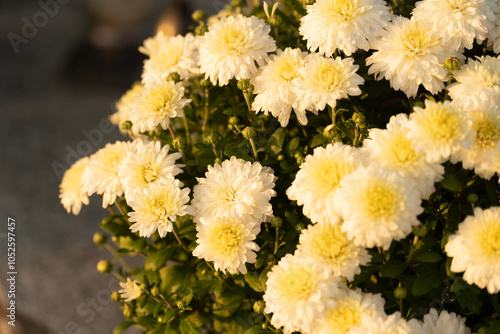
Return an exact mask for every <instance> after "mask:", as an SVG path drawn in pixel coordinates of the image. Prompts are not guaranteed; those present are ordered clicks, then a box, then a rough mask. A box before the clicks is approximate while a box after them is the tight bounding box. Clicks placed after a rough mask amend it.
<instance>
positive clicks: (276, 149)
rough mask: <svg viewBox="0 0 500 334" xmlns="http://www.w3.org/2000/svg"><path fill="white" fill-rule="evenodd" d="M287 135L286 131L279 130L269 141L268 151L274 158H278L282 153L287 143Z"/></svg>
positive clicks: (267, 144)
mask: <svg viewBox="0 0 500 334" xmlns="http://www.w3.org/2000/svg"><path fill="white" fill-rule="evenodd" d="M285 134H286V133H285V129H284V128H279V129H278V130H276V131H275V132H274V133H273V134H272V136H271V137H270V138H269V139H268V141H267V143H266V151H267V152H268V153H269V155H270V156H271V157H272V158H275V157H277V156H278V154H279V153H280V152H281V151H282V149H283V143H284V142H285Z"/></svg>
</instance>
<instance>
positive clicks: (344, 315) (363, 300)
mask: <svg viewBox="0 0 500 334" xmlns="http://www.w3.org/2000/svg"><path fill="white" fill-rule="evenodd" d="M335 301H336V305H335V306H334V307H333V308H329V309H327V310H326V312H325V314H324V316H323V317H320V318H318V319H317V320H316V321H315V323H314V329H313V331H312V334H347V333H350V329H351V328H356V327H358V326H360V325H361V316H362V315H363V314H365V315H368V316H384V315H385V311H384V304H385V300H384V298H382V296H381V295H380V294H376V295H374V294H371V293H364V292H362V291H361V290H360V289H357V290H355V291H354V290H350V289H345V294H344V295H341V296H338V297H336V298H335ZM391 334H392V333H391Z"/></svg>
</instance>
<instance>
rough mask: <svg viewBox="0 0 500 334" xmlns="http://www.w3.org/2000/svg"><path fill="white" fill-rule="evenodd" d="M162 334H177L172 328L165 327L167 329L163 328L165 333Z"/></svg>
mask: <svg viewBox="0 0 500 334" xmlns="http://www.w3.org/2000/svg"><path fill="white" fill-rule="evenodd" d="M163 334H179V332H177V331H176V330H175V329H173V328H170V327H167V328H165V332H163Z"/></svg>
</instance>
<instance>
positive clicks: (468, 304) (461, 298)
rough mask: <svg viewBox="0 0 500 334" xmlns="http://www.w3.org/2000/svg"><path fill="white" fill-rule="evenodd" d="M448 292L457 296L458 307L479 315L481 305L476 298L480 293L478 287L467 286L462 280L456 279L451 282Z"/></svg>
mask: <svg viewBox="0 0 500 334" xmlns="http://www.w3.org/2000/svg"><path fill="white" fill-rule="evenodd" d="M450 290H451V292H453V293H454V294H455V295H456V296H457V300H458V303H459V304H460V307H462V308H463V309H468V310H470V311H471V312H473V313H475V314H479V313H481V308H482V305H483V304H482V303H481V301H480V300H479V297H478V295H479V293H480V292H481V290H480V289H479V288H478V287H476V286H471V285H469V284H467V282H465V281H464V280H463V279H458V280H456V281H455V282H453V284H452V286H451V289H450Z"/></svg>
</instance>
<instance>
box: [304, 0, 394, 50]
mask: <svg viewBox="0 0 500 334" xmlns="http://www.w3.org/2000/svg"><path fill="white" fill-rule="evenodd" d="M390 19H391V14H390V12H389V7H387V4H386V3H385V2H384V1H382V0H318V1H316V2H315V3H314V4H313V5H309V6H307V15H306V16H304V17H302V18H301V19H300V21H301V25H300V28H299V32H300V34H301V35H302V36H304V39H305V40H307V47H308V48H309V49H310V50H311V51H316V50H317V49H319V53H322V54H324V55H325V56H326V57H330V56H331V55H332V54H333V53H334V52H335V50H336V49H340V50H342V51H344V53H345V54H346V55H348V56H350V55H351V54H352V53H354V52H355V51H356V50H357V49H362V50H365V51H368V49H369V48H370V42H372V41H374V40H375V39H376V38H377V37H379V36H380V34H381V32H382V29H383V28H384V27H385V26H386V25H387V23H388V21H389V20H390Z"/></svg>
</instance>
